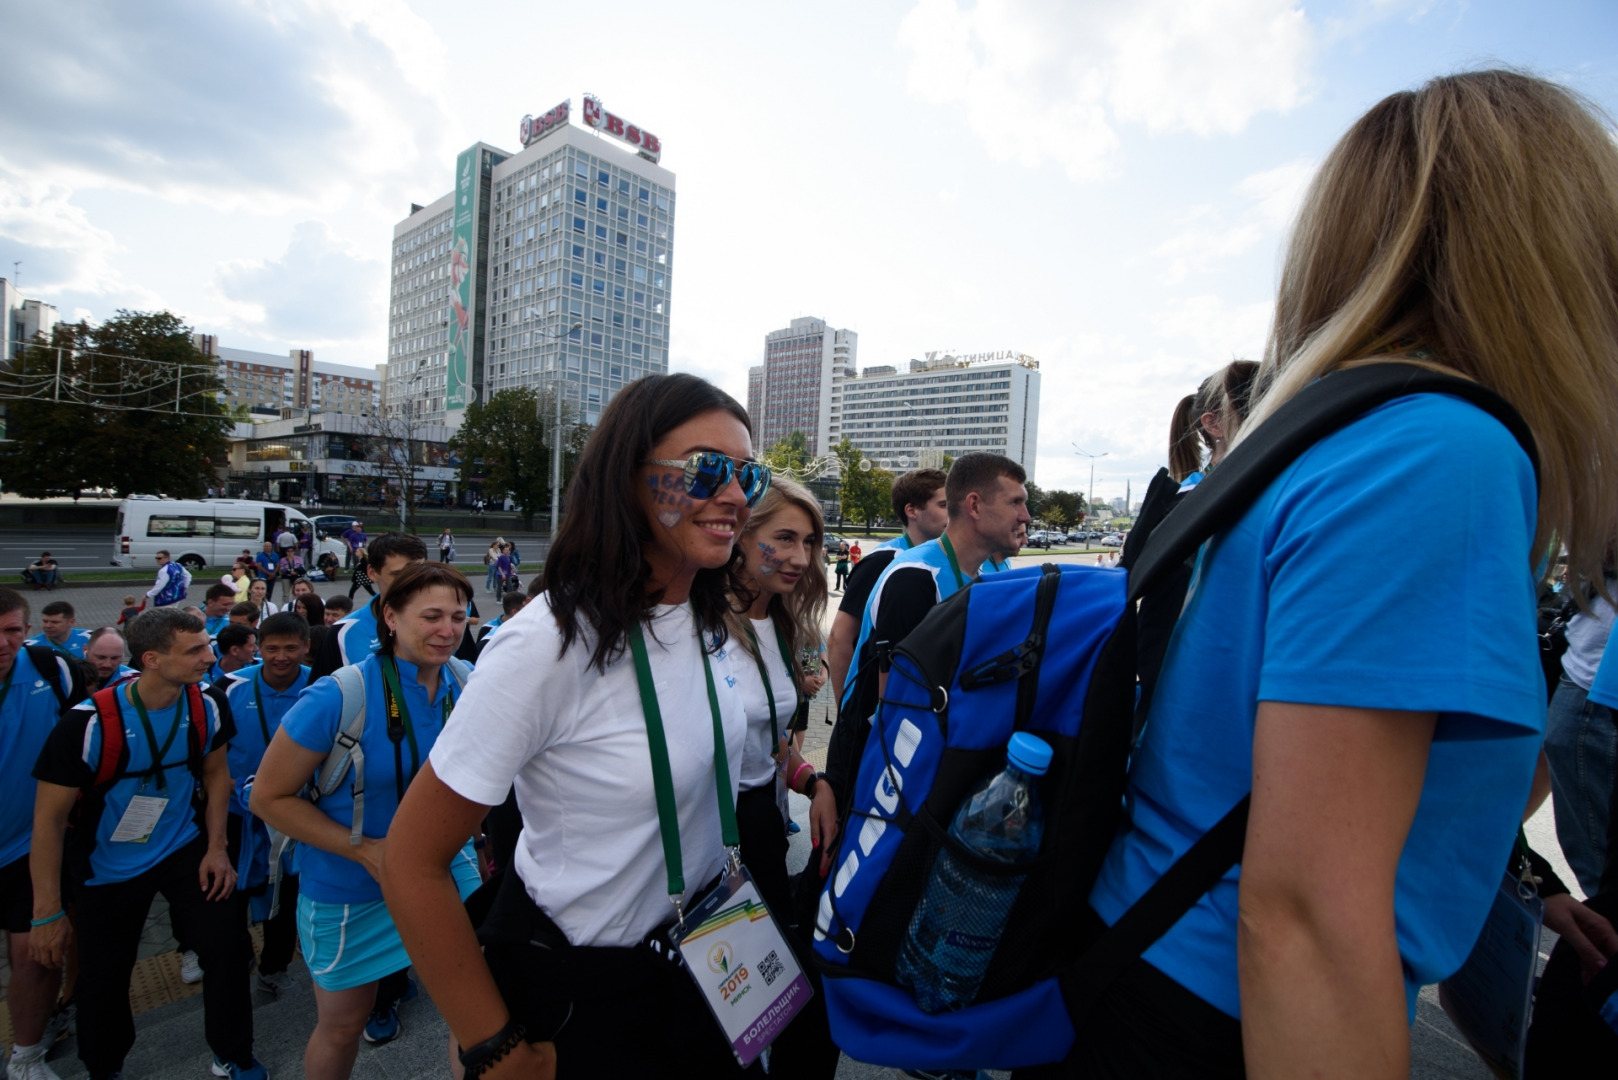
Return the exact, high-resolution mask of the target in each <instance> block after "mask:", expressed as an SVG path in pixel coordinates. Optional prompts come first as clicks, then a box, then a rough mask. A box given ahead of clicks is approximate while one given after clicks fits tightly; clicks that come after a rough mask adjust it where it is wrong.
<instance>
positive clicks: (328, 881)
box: [245, 655, 460, 904]
mask: <svg viewBox="0 0 1618 1080" xmlns="http://www.w3.org/2000/svg"><path fill="white" fill-rule="evenodd" d="M355 666H356V667H358V668H359V670H360V673H361V675H362V676H363V677H364V679H365V730H364V732H363V733H362V734H361V736H360V749H361V750H362V751H364V754H365V822H364V826H363V832H364V834H365V835H366V836H369V837H374V838H376V839H381V838H383V837H385V836H387V835H388V826H389V825H390V824H392V822H393V815H394V814H395V813H396V812H397V811H398V809H399V787H398V783H397V780H398V777H399V772H398V770H397V768H396V767H395V764H394V761H395V758H394V744H393V741H392V740H391V739H389V738H388V713H387V705H386V702H385V699H384V695H383V689H382V658H381V657H380V656H376V655H372V656H367V657H366V658H365V659H363V660H362V661H360V662H359V663H358V664H357V665H355ZM399 686H400V691H401V692H402V693H403V695H404V703H403V704H404V707H405V708H406V709H407V710H408V711H409V713H410V719H411V725H412V727H413V728H414V729H415V732H416V752H415V753H412V752H411V749H410V740H409V738H405V739H403V740H401V741H400V743H399V748H400V753H399V759H400V762H401V763H402V764H403V766H404V771H405V778H406V782H407V784H408V781H409V779H410V778H411V777H413V776H414V774H415V771H416V769H419V768H420V766H422V765H425V764H426V763H427V755H428V753H429V752H430V751H431V750H432V748H433V744H434V743H435V742H437V741H438V734H439V732H441V731H443V730H444V718H445V716H446V715H447V714H448V713H449V711H450V708H449V703H450V702H452V701H453V700H454V698H455V697H458V696H459V694H460V689H459V688H458V687H456V686H455V680H454V679H453V678H451V677H450V674H449V668H448V667H445V668H444V669H442V670H441V671H440V672H439V678H438V692H437V694H436V695H435V696H434V697H433V699H432V700H430V701H429V700H428V698H427V689H426V687H424V686H422V685H421V684H420V683H418V682H417V681H416V666H415V665H414V664H411V663H409V662H408V661H405V660H400V661H399ZM342 714H343V692H342V690H341V688H340V687H339V686H338V685H337V680H336V679H335V678H331V677H328V678H324V679H316V680H315V682H314V684H313V685H311V686H310V687H309V688H308V689H307V690H305V691H304V692H303V693H302V694H301V695H299V697H298V701H297V703H296V704H295V705H293V706H292V708H291V709H289V710H287V713H286V715H284V716H283V717H282V718H281V726H282V727H283V728H285V729H286V733H287V734H288V735H289V736H291V738H292V741H293V742H295V743H297V744H298V745H299V746H301V747H303V748H304V749H305V750H313V751H315V752H316V753H319V754H328V753H330V752H331V749H332V747H333V746H335V745H336V744H337V734H338V731H339V729H340V728H341V725H342ZM245 723H248V724H254V723H256V721H255V720H248V721H245ZM318 805H319V807H320V809H321V811H322V812H323V813H325V815H326V816H327V817H329V818H331V819H332V820H333V821H336V822H338V823H339V824H341V825H342V826H343V828H345V829H347V828H349V827H351V826H352V825H353V823H354V790H353V773H352V772H350V773H349V775H348V777H347V778H346V779H345V780H344V782H343V783H342V784H340V785H339V786H338V788H337V790H336V791H334V792H332V793H331V794H330V795H327V796H324V797H323V798H322V799H321V800H320V802H319V804H318ZM299 851H300V853H299V855H298V881H299V885H298V888H299V890H300V891H301V893H302V894H303V895H304V896H307V897H309V898H310V899H311V900H319V901H322V902H326V903H336V904H356V903H366V902H368V901H372V900H380V899H382V886H381V885H379V884H377V881H376V879H375V878H373V877H371V875H370V874H369V873H368V872H367V871H366V869H365V867H363V866H361V865H360V864H359V863H357V862H354V861H353V860H351V859H345V858H343V857H342V856H340V855H333V854H331V853H330V852H328V851H321V850H320V849H319V848H317V847H315V846H314V845H312V844H300V845H299Z"/></svg>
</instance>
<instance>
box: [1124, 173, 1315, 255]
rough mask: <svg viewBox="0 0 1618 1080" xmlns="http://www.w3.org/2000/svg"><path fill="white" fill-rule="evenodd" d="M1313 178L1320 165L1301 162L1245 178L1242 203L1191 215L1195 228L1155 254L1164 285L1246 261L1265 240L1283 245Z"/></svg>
mask: <svg viewBox="0 0 1618 1080" xmlns="http://www.w3.org/2000/svg"><path fill="white" fill-rule="evenodd" d="M1314 174H1315V163H1314V162H1313V161H1312V160H1310V159H1307V158H1299V159H1297V160H1295V161H1289V162H1287V163H1285V164H1284V165H1278V166H1276V167H1275V168H1273V169H1266V170H1264V171H1263V172H1256V173H1252V174H1251V175H1249V176H1246V177H1243V178H1242V179H1241V180H1240V181H1238V182H1237V184H1236V187H1235V193H1236V195H1237V196H1238V198H1239V199H1240V200H1241V203H1240V204H1239V205H1237V206H1236V207H1234V208H1231V209H1229V210H1225V209H1221V208H1219V207H1215V206H1200V207H1197V208H1195V209H1194V210H1192V211H1191V212H1190V213H1189V214H1188V215H1187V219H1188V220H1189V221H1192V222H1195V224H1193V225H1192V226H1191V227H1190V228H1187V229H1184V230H1182V231H1181V232H1179V233H1176V234H1175V235H1173V236H1171V237H1169V238H1168V239H1167V240H1164V241H1163V242H1162V243H1160V244H1158V245H1157V246H1156V247H1155V248H1153V249H1152V255H1153V256H1154V257H1155V258H1157V259H1159V260H1161V262H1162V264H1163V265H1162V270H1161V272H1160V274H1159V280H1160V281H1162V282H1163V283H1165V284H1177V283H1179V282H1181V281H1183V280H1185V279H1186V278H1187V277H1189V276H1192V275H1196V274H1206V273H1209V272H1210V271H1212V270H1214V269H1216V268H1218V267H1219V266H1220V264H1222V263H1224V262H1226V261H1227V260H1229V259H1233V258H1235V257H1237V256H1240V255H1245V254H1246V253H1247V252H1249V251H1251V250H1252V249H1253V248H1254V247H1255V246H1256V245H1257V244H1258V243H1259V242H1260V241H1262V240H1263V239H1264V238H1265V237H1275V238H1277V240H1278V241H1279V239H1280V238H1281V237H1282V236H1284V235H1285V233H1286V231H1287V229H1288V228H1289V227H1290V226H1291V224H1292V219H1293V218H1294V217H1295V216H1296V215H1297V212H1298V206H1299V204H1300V203H1301V202H1302V200H1303V195H1304V191H1305V190H1306V189H1307V188H1308V186H1309V181H1310V180H1311V179H1312V178H1313V177H1314Z"/></svg>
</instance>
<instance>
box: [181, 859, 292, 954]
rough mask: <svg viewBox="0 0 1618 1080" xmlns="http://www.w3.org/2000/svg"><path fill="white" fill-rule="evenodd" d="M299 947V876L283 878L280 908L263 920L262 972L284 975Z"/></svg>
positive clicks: (288, 875) (287, 875)
mask: <svg viewBox="0 0 1618 1080" xmlns="http://www.w3.org/2000/svg"><path fill="white" fill-rule="evenodd" d="M297 944H298V875H297V874H283V875H282V876H281V906H280V907H279V908H278V909H277V910H276V912H275V916H274V917H273V918H270V919H265V920H264V951H263V952H261V953H260V954H259V957H258V969H259V971H260V972H262V973H263V974H265V975H274V974H276V973H277V972H281V971H285V970H286V969H287V967H288V965H290V964H291V963H292V950H293V949H294V948H296V947H297ZM204 970H206V969H204Z"/></svg>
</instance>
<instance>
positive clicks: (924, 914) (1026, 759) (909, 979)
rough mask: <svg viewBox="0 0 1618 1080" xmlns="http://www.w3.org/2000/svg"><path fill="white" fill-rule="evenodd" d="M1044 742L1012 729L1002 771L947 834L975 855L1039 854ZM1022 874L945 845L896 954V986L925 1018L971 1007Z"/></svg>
mask: <svg viewBox="0 0 1618 1080" xmlns="http://www.w3.org/2000/svg"><path fill="white" fill-rule="evenodd" d="M1050 764H1051V747H1050V744H1049V743H1047V742H1045V741H1044V740H1043V739H1040V738H1037V737H1036V736H1033V735H1029V734H1028V733H1027V732H1021V731H1019V732H1018V733H1017V734H1015V735H1013V736H1012V737H1011V742H1010V744H1009V745H1008V746H1007V747H1006V767H1005V769H1004V770H1002V771H1001V772H999V773H996V774H995V775H994V776H991V777H989V779H987V780H985V781H984V782H983V783H981V784H979V785H978V786H977V787H976V788H974V789H973V790H972V793H971V794H970V795H968V796H967V797H966V801H965V802H963V803H961V807H960V809H959V810H957V811H956V812H955V820H954V821H952V822H951V823H950V827H949V833H950V836H952V837H954V838H955V840H956V841H958V842H959V843H960V844H961V845H963V846H964V847H966V848H967V849H968V850H970V851H971V852H973V854H975V855H977V856H978V857H980V858H983V859H988V860H992V861H994V862H998V863H1005V864H1006V865H1008V866H1016V865H1025V866H1026V865H1028V864H1030V863H1032V862H1033V861H1034V858H1035V856H1037V855H1038V854H1039V842H1040V838H1041V837H1042V836H1043V834H1044V831H1045V820H1044V817H1043V816H1042V814H1041V811H1040V805H1039V781H1038V778H1039V777H1041V776H1044V775H1045V770H1047V769H1048V768H1050ZM1027 876H1028V875H1027V873H1026V872H1024V873H1021V874H1015V873H1009V874H991V873H986V872H984V871H982V870H979V869H978V868H977V867H975V866H972V865H970V864H968V863H967V862H966V861H965V860H963V859H960V858H958V857H957V856H956V855H955V853H954V852H953V851H952V850H951V849H950V848H949V847H947V846H946V847H944V848H943V849H942V850H940V851H939V853H938V858H937V860H936V861H935V862H934V863H933V872H932V876H931V877H930V878H929V879H928V880H927V891H926V892H925V893H924V894H923V895H922V898H921V903H920V904H918V905H916V912H915V914H914V915H913V916H912V917H911V919H910V930H909V932H908V933H907V934H906V935H905V940H904V944H903V946H901V948H900V950H899V962H898V966H897V969H896V972H895V973H896V974H897V976H898V979H899V982H900V983H901V984H902V985H904V986H908V987H909V988H910V989H911V991H912V992H913V993H914V994H915V995H916V1003H917V1004H918V1005H920V1006H921V1008H922V1009H923V1010H925V1011H926V1012H929V1013H937V1012H944V1011H946V1010H950V1009H960V1008H964V1007H965V1006H967V1005H970V1004H971V1003H972V999H973V998H975V997H976V996H977V992H978V987H979V986H980V985H982V983H983V975H984V972H986V971H987V970H988V968H989V961H990V960H991V959H992V958H993V957H994V950H995V947H996V946H997V945H999V944H1000V936H1001V934H1003V933H1004V932H1005V929H1006V920H1007V918H1009V917H1010V915H1011V907H1012V905H1013V904H1015V903H1016V902H1017V893H1018V892H1019V891H1020V890H1021V889H1022V883H1023V879H1024V878H1026V877H1027Z"/></svg>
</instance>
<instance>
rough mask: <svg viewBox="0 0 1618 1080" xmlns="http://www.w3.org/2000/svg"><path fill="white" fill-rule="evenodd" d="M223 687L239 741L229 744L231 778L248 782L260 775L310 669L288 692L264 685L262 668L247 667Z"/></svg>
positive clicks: (227, 678) (301, 673) (301, 671)
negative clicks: (261, 766) (276, 735)
mask: <svg viewBox="0 0 1618 1080" xmlns="http://www.w3.org/2000/svg"><path fill="white" fill-rule="evenodd" d="M223 685H224V687H225V697H226V699H227V700H228V701H229V702H230V716H231V719H232V720H233V721H235V723H236V737H235V738H234V739H231V740H230V754H229V760H230V778H231V779H232V780H245V779H247V778H248V777H249V776H252V775H253V774H255V773H257V772H258V765H259V762H261V761H263V760H264V751H265V750H267V749H269V746H270V740H271V739H272V738H274V737H275V733H276V731H277V729H279V728H280V726H281V718H282V717H283V716H285V715H286V713H287V710H288V709H290V708H292V706H293V704H294V703H295V702H296V701H297V700H298V695H299V694H301V693H303V689H304V687H306V686H308V685H309V668H308V666H307V665H305V666H303V667H300V668H299V669H298V674H297V677H296V678H294V679H293V680H292V685H291V686H289V687H287V688H286V689H285V690H277V689H276V688H275V687H273V686H271V685H270V684H269V683H267V682H265V681H264V665H263V664H254V665H252V666H251V667H244V668H242V669H241V670H240V671H237V672H234V673H232V674H230V675H227V676H225V679H224V683H223ZM260 706H262V710H261V709H260ZM233 809H234V808H233Z"/></svg>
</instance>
